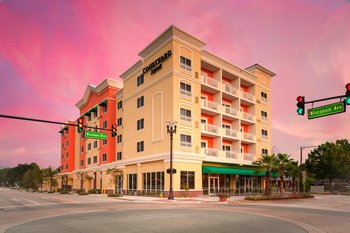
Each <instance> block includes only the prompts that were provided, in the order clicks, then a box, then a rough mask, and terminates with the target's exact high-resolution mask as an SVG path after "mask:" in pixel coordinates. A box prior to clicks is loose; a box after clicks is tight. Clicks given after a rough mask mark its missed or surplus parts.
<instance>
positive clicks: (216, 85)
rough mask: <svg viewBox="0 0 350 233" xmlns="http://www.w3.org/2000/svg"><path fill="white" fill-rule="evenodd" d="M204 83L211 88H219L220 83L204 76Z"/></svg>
mask: <svg viewBox="0 0 350 233" xmlns="http://www.w3.org/2000/svg"><path fill="white" fill-rule="evenodd" d="M202 83H205V84H207V85H209V86H212V87H215V88H218V81H217V80H215V79H213V78H208V77H205V76H204V75H202Z"/></svg>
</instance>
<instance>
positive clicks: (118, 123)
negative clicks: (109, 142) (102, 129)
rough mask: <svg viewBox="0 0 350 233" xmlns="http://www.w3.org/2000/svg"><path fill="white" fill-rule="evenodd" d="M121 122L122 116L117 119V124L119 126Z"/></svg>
mask: <svg viewBox="0 0 350 233" xmlns="http://www.w3.org/2000/svg"><path fill="white" fill-rule="evenodd" d="M122 124H123V118H118V119H117V126H121V125H122Z"/></svg>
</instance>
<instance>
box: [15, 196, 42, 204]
mask: <svg viewBox="0 0 350 233" xmlns="http://www.w3.org/2000/svg"><path fill="white" fill-rule="evenodd" d="M18 198H20V199H22V200H25V201H28V202H31V203H33V204H35V205H40V204H39V203H38V202H36V201H32V200H29V199H27V198H23V197H18Z"/></svg>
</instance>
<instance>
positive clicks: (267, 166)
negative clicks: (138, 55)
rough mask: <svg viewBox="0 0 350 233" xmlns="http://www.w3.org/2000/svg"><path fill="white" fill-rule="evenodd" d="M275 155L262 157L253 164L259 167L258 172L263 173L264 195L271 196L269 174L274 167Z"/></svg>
mask: <svg viewBox="0 0 350 233" xmlns="http://www.w3.org/2000/svg"><path fill="white" fill-rule="evenodd" d="M275 160H276V157H275V155H263V156H261V158H259V159H258V160H256V161H254V162H253V164H254V165H257V166H259V168H258V170H260V171H265V172H266V173H265V180H266V183H265V195H266V196H270V195H271V185H270V173H271V171H273V170H274V166H275Z"/></svg>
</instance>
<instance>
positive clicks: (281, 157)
mask: <svg viewBox="0 0 350 233" xmlns="http://www.w3.org/2000/svg"><path fill="white" fill-rule="evenodd" d="M291 161H292V159H291V158H290V155H287V154H281V153H278V154H277V156H276V160H275V168H276V170H277V172H278V174H279V177H280V187H279V188H280V193H281V194H283V193H284V187H283V182H284V176H285V174H286V171H287V166H288V164H289V163H290V162H291Z"/></svg>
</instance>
